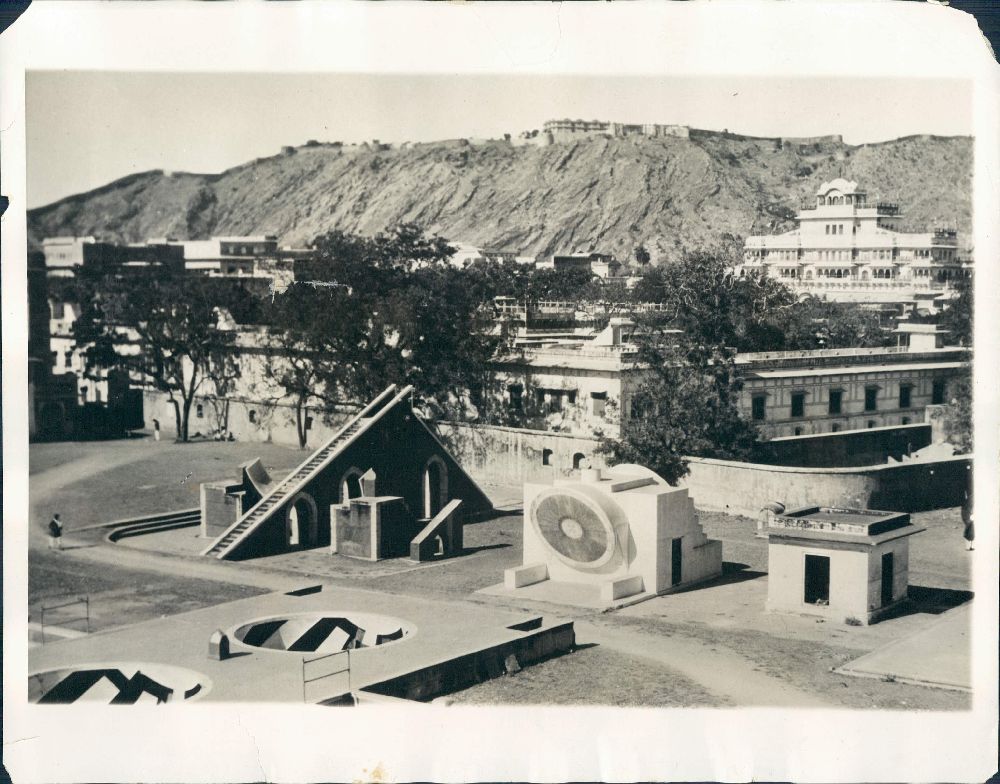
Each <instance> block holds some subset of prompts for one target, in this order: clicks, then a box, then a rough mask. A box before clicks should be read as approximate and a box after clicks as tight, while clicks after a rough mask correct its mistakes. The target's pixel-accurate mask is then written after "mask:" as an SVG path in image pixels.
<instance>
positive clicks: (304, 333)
mask: <svg viewBox="0 0 1000 784" xmlns="http://www.w3.org/2000/svg"><path fill="white" fill-rule="evenodd" d="M312 248H313V256H312V258H311V259H310V260H309V261H307V262H304V263H302V265H301V267H300V269H299V270H298V271H297V278H298V281H297V282H295V283H293V284H291V285H289V286H288V288H287V289H285V290H284V291H281V292H276V293H275V292H268V291H267V290H266V288H265V287H264V284H262V282H261V281H239V280H234V279H225V278H207V277H197V276H191V275H189V274H185V273H183V271H177V272H171V271H169V270H165V269H145V270H144V269H142V268H138V269H136V270H134V271H131V272H129V273H128V274H122V273H121V272H117V273H109V272H108V271H107V270H103V271H95V272H92V273H88V271H87V270H86V268H84V269H82V270H81V271H80V273H79V274H78V275H77V278H76V279H75V280H74V281H72V282H71V283H69V284H66V285H67V286H68V289H67V290H66V291H64V292H62V293H61V296H62V297H64V298H66V299H67V300H75V301H77V302H79V303H81V305H82V309H83V310H82V314H81V317H80V319H79V320H78V321H77V322H76V324H75V327H74V330H75V333H74V334H75V338H76V342H77V345H78V346H80V347H82V348H83V349H84V352H85V353H84V356H85V360H86V367H87V372H88V373H89V374H91V375H92V376H94V377H96V376H97V375H98V374H99V372H100V371H103V370H107V369H110V368H119V369H123V370H126V371H129V372H130V373H131V374H132V375H133V377H135V378H140V379H142V381H143V383H145V384H146V385H148V386H149V387H152V388H153V389H156V390H158V391H160V392H163V393H164V394H165V395H166V397H167V399H168V400H170V401H171V403H172V405H173V408H174V413H175V420H176V427H177V433H178V438H179V439H180V440H187V439H188V438H189V435H190V434H189V429H190V414H191V409H192V405H193V403H194V401H195V399H196V398H197V399H207V400H209V401H212V402H213V405H216V406H217V410H216V415H217V417H216V418H217V419H218V420H220V421H221V422H222V423H223V427H225V422H226V419H227V415H228V412H227V406H228V400H229V398H230V396H232V395H233V394H234V391H235V389H236V388H237V386H236V383H237V381H238V380H240V379H241V377H242V376H243V374H244V373H245V372H246V367H245V366H242V365H241V356H243V355H245V354H247V353H248V352H249V353H256V355H257V356H258V358H259V363H258V364H259V368H260V373H261V375H262V379H261V380H262V382H263V386H264V387H266V388H268V389H270V390H272V392H271V395H272V398H273V399H272V402H273V403H277V401H278V400H279V399H283V400H285V401H291V405H292V408H293V410H294V416H295V419H296V426H297V431H298V436H299V443H300V445H301V446H303V447H304V446H305V445H306V441H307V436H308V433H307V430H308V421H307V417H308V412H311V411H312V412H319V413H321V414H326V415H329V414H332V413H333V412H335V411H336V410H337V409H338V408H339V407H342V406H346V405H354V404H356V403H357V402H358V401H363V400H367V399H369V398H371V397H372V396H374V395H375V394H376V393H377V392H379V391H381V390H382V389H384V388H385V387H386V386H388V384H390V383H399V384H412V385H413V386H414V388H415V390H416V403H417V405H418V406H419V407H420V409H421V411H422V413H423V414H424V415H426V416H428V417H430V418H448V419H458V420H466V421H470V420H471V421H480V422H491V421H497V420H498V418H500V417H502V416H503V415H504V414H503V412H502V411H500V409H499V407H498V405H497V403H496V396H495V395H493V394H492V392H493V381H492V377H491V372H490V361H491V360H492V359H493V358H494V357H495V356H496V355H497V353H498V352H499V351H502V350H503V345H504V336H503V335H502V334H500V333H499V332H498V330H497V329H496V322H495V313H494V311H493V309H492V307H491V305H492V302H493V300H494V298H495V297H498V296H507V297H514V298H516V299H517V300H518V301H519V302H525V303H530V302H537V301H542V300H567V301H571V302H577V303H599V302H604V303H615V304H618V305H622V306H624V307H625V309H626V310H627V309H628V308H629V307H631V306H632V305H635V304H637V303H647V302H648V303H658V304H659V305H660V306H661V307H660V310H659V312H657V313H655V314H645V315H636V317H635V318H636V320H637V321H638V322H639V326H640V329H638V330H637V331H636V337H635V338H634V340H635V341H636V343H637V344H638V346H639V352H640V360H641V362H642V363H643V365H644V366H646V367H647V368H650V369H651V373H650V374H649V376H648V379H647V380H646V381H644V382H643V383H642V384H641V387H640V389H639V392H638V394H637V395H636V397H635V399H636V405H638V406H639V407H640V408H642V407H644V409H645V413H644V415H643V416H641V417H633V418H630V419H629V420H628V421H623V423H622V431H623V434H622V438H621V439H618V440H616V441H613V442H608V443H607V444H606V446H605V448H606V449H607V451H609V452H610V453H611V454H612V456H613V457H614V458H616V459H619V460H628V461H630V462H644V463H646V464H649V465H650V467H652V468H654V469H655V470H657V471H658V472H660V473H662V474H663V475H664V477H665V478H667V479H668V480H670V481H675V480H676V479H677V478H678V477H679V476H680V475H682V473H683V463H682V461H681V460H680V456H683V455H703V456H715V457H729V458H739V457H744V456H746V455H747V454H748V453H749V450H750V449H751V447H752V444H753V441H754V440H755V437H756V433H755V431H754V429H753V427H752V425H751V424H750V423H747V422H745V421H744V420H742V419H740V417H739V416H738V412H737V406H736V403H737V398H738V393H739V389H740V380H739V377H738V374H737V373H736V371H735V367H734V364H733V356H734V352H735V351H776V350H798V349H814V348H837V347H848V346H878V345H885V344H886V343H888V342H889V340H890V337H891V336H890V335H889V333H888V332H887V330H886V329H884V327H883V326H882V325H880V324H879V321H878V317H877V314H874V313H872V312H870V311H866V310H862V309H860V308H858V307H855V306H851V305H844V304H839V303H829V302H825V301H822V300H818V299H815V298H807V299H804V300H803V299H799V298H797V297H796V296H795V295H793V294H792V293H791V292H790V291H789V290H788V289H787V288H785V287H784V286H782V285H781V284H780V282H778V281H776V280H774V279H772V278H759V277H743V278H741V277H737V276H735V275H733V274H732V273H731V271H730V270H731V268H732V266H733V261H734V259H732V258H729V257H728V256H727V255H726V254H725V253H721V252H720V253H692V254H688V255H687V256H685V257H684V258H683V259H682V260H680V261H679V262H677V263H674V264H670V265H663V266H659V267H651V268H647V269H645V270H644V272H645V274H644V276H643V277H642V279H641V280H640V281H639V282H638V284H637V285H636V286H634V287H633V288H631V289H629V288H627V287H626V286H625V284H624V282H622V281H611V282H607V281H599V280H595V279H594V277H593V276H592V275H591V273H590V272H589V270H585V269H584V270H580V269H574V270H535V269H534V268H533V267H531V266H524V265H520V264H516V263H513V262H508V263H493V262H487V261H477V262H474V263H472V264H468V265H467V266H465V267H463V268H456V267H455V266H453V265H452V264H451V263H450V258H451V256H452V254H453V253H454V250H453V248H451V247H450V246H449V245H448V244H447V243H446V242H445V241H444V240H442V239H440V238H437V237H433V236H428V235H427V234H425V233H424V232H423V231H422V230H421V229H419V228H418V227H416V226H413V225H403V226H399V227H397V228H395V229H393V230H391V231H388V232H384V233H382V234H379V235H377V236H374V237H364V236H358V235H353V234H347V233H344V232H340V231H332V232H328V233H326V234H323V235H322V236H320V237H317V238H316V239H315V240H314V242H313V243H312ZM230 318H231V320H232V322H235V324H238V325H240V326H241V329H234V328H233V326H234V324H233V323H227V319H230ZM247 330H249V335H250V336H249V337H248V332H247ZM243 380H244V382H246V379H243ZM678 472H680V473H678Z"/></svg>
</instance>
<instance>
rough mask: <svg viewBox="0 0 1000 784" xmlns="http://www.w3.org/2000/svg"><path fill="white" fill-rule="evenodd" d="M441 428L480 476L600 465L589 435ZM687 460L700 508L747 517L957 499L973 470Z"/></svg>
mask: <svg viewBox="0 0 1000 784" xmlns="http://www.w3.org/2000/svg"><path fill="white" fill-rule="evenodd" d="M439 430H440V433H441V435H442V438H443V440H444V441H445V443H446V445H447V446H448V448H449V450H451V452H452V454H453V455H455V457H456V459H457V460H458V462H459V463H460V464H461V465H462V466H463V467H464V468H465V469H466V470H467V471H468V472H469V473H470V474H471V475H472V476H473V478H474V479H476V480H477V481H479V482H484V483H490V484H521V483H523V482H526V481H543V480H546V479H553V478H556V477H559V476H567V475H569V474H570V473H571V472H572V471H573V465H574V458H575V457H576V456H579V455H582V456H584V457H585V458H587V459H588V460H589V461H590V464H591V465H592V466H595V467H597V466H603V465H605V461H604V459H603V456H602V455H600V454H598V453H597V451H596V450H597V446H598V442H597V441H596V440H594V439H589V438H578V437H576V436H569V435H563V434H560V433H549V432H545V431H541V430H521V429H518V428H511V427H493V426H485V425H465V424H453V423H442V424H441V425H439ZM546 451H547V452H548V454H546ZM689 460H690V463H689V465H688V467H689V469H690V473H689V474H688V475H687V477H685V479H684V480H683V481H682V482H681V484H682V486H684V487H687V488H688V490H689V491H690V493H691V497H692V498H693V499H694V502H695V505H696V506H697V507H698V508H699V509H704V510H711V511H719V512H726V513H728V514H740V515H746V516H749V517H756V516H757V515H758V514H759V512H760V510H761V508H762V507H763V506H764V505H765V504H768V503H770V502H772V501H780V502H782V503H783V504H785V506H786V507H788V508H789V509H791V508H794V507H797V506H810V505H824V506H851V507H860V508H869V509H886V510H889V511H900V512H917V511H922V510H926V509H943V508H948V507H952V506H959V505H961V504H962V502H963V500H964V493H965V489H966V487H967V483H968V482H969V481H970V477H971V471H972V460H971V458H970V457H952V458H946V459H941V460H933V461H919V460H914V461H911V462H905V463H891V464H882V465H872V466H852V467H847V468H808V467H800V466H778V465H764V464H760V463H741V462H736V461H729V460H712V459H709V458H701V457H692V458H689Z"/></svg>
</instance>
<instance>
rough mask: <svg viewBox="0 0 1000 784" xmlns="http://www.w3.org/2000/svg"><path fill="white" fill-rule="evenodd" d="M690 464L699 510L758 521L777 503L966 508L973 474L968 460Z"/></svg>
mask: <svg viewBox="0 0 1000 784" xmlns="http://www.w3.org/2000/svg"><path fill="white" fill-rule="evenodd" d="M689 460H690V463H689V469H690V473H689V474H688V476H687V477H685V479H684V480H683V481H682V483H681V484H682V486H684V487H687V488H688V491H689V492H690V493H691V497H692V498H693V499H694V502H695V505H696V506H697V507H698V508H699V509H705V510H712V511H720V512H726V513H729V514H741V515H746V516H748V517H754V518H756V517H757V516H758V514H759V513H760V510H761V508H763V507H764V505H765V504H768V503H770V502H772V501H779V502H781V503H783V504H784V505H785V507H786V508H788V509H795V508H798V507H803V506H842V507H852V508H860V509H885V510H887V511H893V512H919V511H924V510H927V509H944V508H948V507H953V506H960V505H961V504H962V502H963V500H964V493H965V489H966V487H967V486H968V483H969V482H970V481H971V476H972V458H970V457H968V456H965V457H952V458H946V459H943V460H931V461H919V460H914V461H912V462H906V463H893V464H888V465H880V466H866V467H860V468H802V467H792V466H774V465H763V464H759V463H739V462H735V461H730V460H712V459H709V458H703V457H692V458H689Z"/></svg>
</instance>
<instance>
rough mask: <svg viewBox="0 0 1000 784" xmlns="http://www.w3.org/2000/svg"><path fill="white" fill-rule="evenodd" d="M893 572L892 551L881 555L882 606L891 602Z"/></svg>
mask: <svg viewBox="0 0 1000 784" xmlns="http://www.w3.org/2000/svg"><path fill="white" fill-rule="evenodd" d="M894 572H895V566H894V563H893V557H892V553H885V554H883V556H882V606H883V607H885V606H887V605H890V604H892V581H893V577H894V576H895V575H894Z"/></svg>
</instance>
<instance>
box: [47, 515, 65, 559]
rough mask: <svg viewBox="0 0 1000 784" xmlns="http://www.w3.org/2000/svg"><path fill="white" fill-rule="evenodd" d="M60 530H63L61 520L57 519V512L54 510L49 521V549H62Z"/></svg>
mask: <svg viewBox="0 0 1000 784" xmlns="http://www.w3.org/2000/svg"><path fill="white" fill-rule="evenodd" d="M62 532H63V524H62V520H60V519H59V513H58V512H56V513H55V514H54V515H52V520H50V521H49V549H50V550H62Z"/></svg>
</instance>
